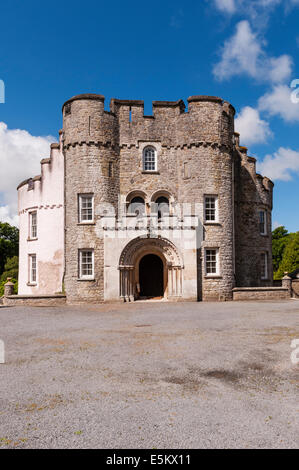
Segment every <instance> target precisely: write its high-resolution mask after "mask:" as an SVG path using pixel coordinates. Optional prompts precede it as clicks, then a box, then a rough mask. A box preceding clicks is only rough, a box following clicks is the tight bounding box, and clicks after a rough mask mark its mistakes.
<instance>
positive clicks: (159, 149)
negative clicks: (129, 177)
mask: <svg viewBox="0 0 299 470" xmlns="http://www.w3.org/2000/svg"><path fill="white" fill-rule="evenodd" d="M138 144H139V152H141V154H140V158H141V173H143V174H149V175H150V174H156V175H159V174H160V172H159V165H158V162H159V158H160V156H161V153H162V146H161V141H160V140H159V141H152V140H151V141H139V142H138ZM147 147H152V148H153V149H154V150H155V157H156V167H155V170H145V169H144V150H145V149H146V148H147Z"/></svg>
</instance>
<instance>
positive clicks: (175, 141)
mask: <svg viewBox="0 0 299 470" xmlns="http://www.w3.org/2000/svg"><path fill="white" fill-rule="evenodd" d="M62 109H63V129H64V132H65V140H64V146H69V145H74V144H80V143H84V142H95V143H97V144H101V145H108V144H111V145H113V146H115V145H119V146H122V145H137V144H138V141H142V140H159V141H161V143H162V145H165V146H177V147H181V146H184V145H191V144H193V143H197V142H210V143H218V144H219V145H228V146H230V147H232V145H233V132H234V119H233V118H234V114H235V110H234V108H233V107H232V106H231V105H230V104H229V103H227V102H226V101H223V100H222V99H221V98H218V97H210V96H192V97H190V98H188V111H187V112H185V104H184V102H183V101H182V100H178V101H173V102H172V101H154V102H153V115H152V116H145V115H144V102H143V101H142V100H118V99H115V98H113V99H112V100H111V102H110V111H109V112H107V111H105V110H104V97H103V96H102V95H91V94H88V95H78V96H74V97H73V98H71V99H70V100H68V101H67V102H66V103H65V104H64V105H63V108H62Z"/></svg>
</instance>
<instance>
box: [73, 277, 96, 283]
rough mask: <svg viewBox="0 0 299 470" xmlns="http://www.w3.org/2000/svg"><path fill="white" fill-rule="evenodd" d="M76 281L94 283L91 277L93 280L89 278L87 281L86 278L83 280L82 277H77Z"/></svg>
mask: <svg viewBox="0 0 299 470" xmlns="http://www.w3.org/2000/svg"><path fill="white" fill-rule="evenodd" d="M77 281H85V282H86V281H87V282H90V281H91V282H94V281H95V278H94V277H93V278H90V279H88V278H86V279H84V278H82V277H78V279H77Z"/></svg>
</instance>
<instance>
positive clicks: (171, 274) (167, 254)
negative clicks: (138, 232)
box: [119, 236, 184, 301]
mask: <svg viewBox="0 0 299 470" xmlns="http://www.w3.org/2000/svg"><path fill="white" fill-rule="evenodd" d="M148 255H151V257H149V258H146V256H148ZM143 258H145V259H144V261H142V259H143ZM156 258H158V260H157V259H156ZM161 263H162V269H161ZM140 267H141V278H140ZM146 268H147V270H148V272H150V273H152V277H155V276H156V274H155V273H154V271H155V272H158V279H160V281H159V283H158V280H157V285H158V284H159V285H160V288H159V289H158V287H154V284H153V281H152V280H151V281H150V282H149V281H147V276H148V274H146ZM183 268H184V266H183V261H182V258H181V255H180V254H179V252H178V250H177V248H176V246H175V245H174V244H173V243H172V242H171V241H170V240H168V239H167V238H162V237H158V238H156V237H155V238H150V237H144V236H141V237H137V238H134V239H133V240H131V241H130V242H129V243H128V244H127V245H126V246H125V248H124V249H123V251H122V253H121V256H120V259H119V272H120V277H119V291H120V292H119V295H120V298H121V299H123V300H124V301H132V300H136V299H139V298H140V297H142V296H143V297H160V295H155V292H161V290H162V295H161V296H162V297H163V298H172V297H181V296H182V290H183V274H182V271H183ZM161 271H162V279H163V287H162V289H161ZM140 280H141V283H140ZM141 284H142V285H141ZM142 294H143V295H142Z"/></svg>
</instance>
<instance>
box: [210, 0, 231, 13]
mask: <svg viewBox="0 0 299 470" xmlns="http://www.w3.org/2000/svg"><path fill="white" fill-rule="evenodd" d="M215 6H216V8H218V10H220V11H223V12H225V13H230V14H231V13H235V11H236V4H235V0H215Z"/></svg>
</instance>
